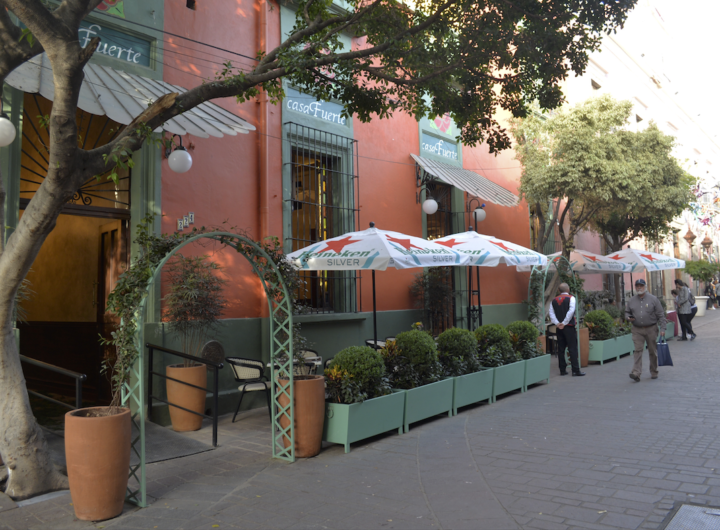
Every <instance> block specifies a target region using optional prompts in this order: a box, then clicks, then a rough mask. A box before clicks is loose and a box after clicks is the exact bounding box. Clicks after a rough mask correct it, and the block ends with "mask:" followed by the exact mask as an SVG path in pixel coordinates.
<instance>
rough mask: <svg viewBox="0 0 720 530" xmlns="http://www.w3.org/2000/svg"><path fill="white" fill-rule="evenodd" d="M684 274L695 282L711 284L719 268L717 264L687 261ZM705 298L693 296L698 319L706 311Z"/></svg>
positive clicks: (705, 261)
mask: <svg viewBox="0 0 720 530" xmlns="http://www.w3.org/2000/svg"><path fill="white" fill-rule="evenodd" d="M683 271H684V272H686V273H688V274H689V275H690V276H692V279H693V280H695V281H696V282H698V283H700V282H702V283H705V284H707V283H708V282H711V281H712V280H713V278H715V275H716V274H717V273H718V272H720V266H719V265H718V264H717V263H710V262H709V261H707V260H704V259H699V260H694V261H688V262H687V263H685V268H684V269H683ZM708 298H709V297H707V296H703V295H697V296H695V302H696V303H697V314H696V316H698V317H704V316H705V310H706V309H707V301H708Z"/></svg>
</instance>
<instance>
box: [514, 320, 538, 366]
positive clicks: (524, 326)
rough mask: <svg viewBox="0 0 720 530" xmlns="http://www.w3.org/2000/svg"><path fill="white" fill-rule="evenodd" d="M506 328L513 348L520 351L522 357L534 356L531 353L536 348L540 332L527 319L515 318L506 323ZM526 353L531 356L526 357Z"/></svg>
mask: <svg viewBox="0 0 720 530" xmlns="http://www.w3.org/2000/svg"><path fill="white" fill-rule="evenodd" d="M507 330H508V334H509V335H510V343H511V344H512V347H513V349H514V350H515V351H516V352H518V353H520V355H522V357H523V359H532V357H536V356H535V355H532V352H533V351H535V350H537V348H538V337H539V336H540V332H539V331H538V329H537V328H536V327H535V326H534V325H533V324H532V323H531V322H528V321H527V320H517V321H515V322H512V323H510V324H508V327H507ZM527 355H532V357H527Z"/></svg>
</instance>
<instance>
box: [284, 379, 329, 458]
mask: <svg viewBox="0 0 720 530" xmlns="http://www.w3.org/2000/svg"><path fill="white" fill-rule="evenodd" d="M288 384H289V381H288V380H287V379H278V386H279V387H280V388H278V392H277V393H278V403H279V404H280V406H281V407H286V406H287V405H288V404H289V403H290V400H289V399H288V397H287V396H286V395H285V393H282V392H280V389H281V388H285V387H287V385H288ZM293 401H294V405H295V406H294V409H295V410H294V413H295V422H294V423H295V456H296V457H299V458H309V457H311V456H315V455H317V454H318V453H320V449H321V448H322V435H323V425H324V424H325V378H324V377H323V376H321V375H298V376H295V377H293ZM289 425H290V420H289V418H288V417H287V416H286V415H285V414H283V415H281V416H280V426H281V427H282V428H283V429H286V428H287V427H288V426H289ZM283 444H284V445H285V447H290V438H287V437H285V436H284V437H283Z"/></svg>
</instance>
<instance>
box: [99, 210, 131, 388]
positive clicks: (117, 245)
mask: <svg viewBox="0 0 720 530" xmlns="http://www.w3.org/2000/svg"><path fill="white" fill-rule="evenodd" d="M127 237H128V232H127V221H124V220H115V221H112V222H109V223H106V224H103V225H101V226H100V234H99V245H100V249H99V250H100V251H99V253H98V255H99V262H98V281H97V290H96V296H95V304H96V308H97V323H98V331H99V333H100V335H102V336H103V338H105V339H107V340H109V339H111V338H112V332H113V331H115V330H116V329H117V326H118V324H119V323H120V319H119V317H118V316H117V315H115V314H114V313H111V312H109V311H107V310H106V307H107V301H108V296H110V293H111V292H112V290H113V289H114V288H115V285H116V284H117V281H118V278H119V277H120V275H121V274H122V273H123V272H124V271H125V269H126V268H127V266H128V242H127ZM100 351H101V356H102V358H101V359H99V362H100V363H102V362H103V361H107V362H108V363H109V364H110V365H112V364H114V361H115V349H114V348H113V347H111V346H103V347H102V348H100ZM110 378H111V374H110V373H107V372H106V373H104V374H102V377H101V380H100V385H99V388H98V394H99V396H98V398H99V400H100V401H109V400H110V398H111V380H110Z"/></svg>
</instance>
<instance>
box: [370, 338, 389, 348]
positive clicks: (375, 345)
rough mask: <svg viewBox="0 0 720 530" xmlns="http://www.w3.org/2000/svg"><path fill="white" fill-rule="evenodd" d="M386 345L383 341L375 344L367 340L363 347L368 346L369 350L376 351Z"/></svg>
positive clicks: (371, 340)
mask: <svg viewBox="0 0 720 530" xmlns="http://www.w3.org/2000/svg"><path fill="white" fill-rule="evenodd" d="M386 344H387V343H386V342H385V341H384V340H379V341H377V343H375V341H374V340H373V339H368V340H366V341H365V346H369V347H371V348H374V349H376V350H382V349H383V348H384V347H385V345H386Z"/></svg>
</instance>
